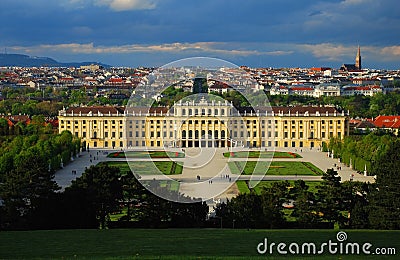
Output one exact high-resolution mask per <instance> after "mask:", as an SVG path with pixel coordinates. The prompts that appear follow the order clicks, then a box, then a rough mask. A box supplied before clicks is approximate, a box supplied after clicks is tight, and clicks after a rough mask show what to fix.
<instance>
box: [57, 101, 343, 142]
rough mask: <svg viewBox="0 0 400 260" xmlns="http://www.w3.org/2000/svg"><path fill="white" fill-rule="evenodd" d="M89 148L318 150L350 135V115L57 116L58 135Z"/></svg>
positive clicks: (296, 110) (221, 107)
mask: <svg viewBox="0 0 400 260" xmlns="http://www.w3.org/2000/svg"><path fill="white" fill-rule="evenodd" d="M64 130H68V131H70V132H71V133H72V134H74V135H75V136H78V137H80V138H82V143H83V144H84V145H85V146H86V147H90V148H108V149H133V148H141V147H142V148H145V147H151V148H161V147H182V148H185V147H265V148H268V147H278V148H279V147H299V148H300V147H309V148H312V147H317V148H318V147H320V146H321V145H322V143H323V142H329V139H330V138H331V137H340V138H343V136H345V135H347V134H348V132H349V129H348V116H347V113H345V112H344V111H338V110H337V109H336V108H335V107H320V106H295V107H255V108H239V109H236V108H235V107H234V106H233V105H232V104H231V103H228V102H226V101H225V102H221V101H219V102H218V101H204V100H200V101H198V102H195V101H187V102H181V101H180V102H177V103H176V104H175V105H174V106H173V107H171V108H166V107H156V108H150V109H149V108H145V107H130V108H128V109H126V108H124V107H111V106H101V107H99V106H96V107H73V108H68V109H63V110H61V111H60V112H59V132H62V131H64Z"/></svg>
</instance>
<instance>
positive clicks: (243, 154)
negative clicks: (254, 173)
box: [224, 151, 302, 158]
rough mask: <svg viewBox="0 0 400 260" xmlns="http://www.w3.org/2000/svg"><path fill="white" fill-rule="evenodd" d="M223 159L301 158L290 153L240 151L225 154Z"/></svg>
mask: <svg viewBox="0 0 400 260" xmlns="http://www.w3.org/2000/svg"><path fill="white" fill-rule="evenodd" d="M224 157H231V158H302V157H301V156H300V155H299V154H297V153H291V152H273V151H270V152H268V151H267V152H265V151H248V152H247V151H241V152H226V153H224Z"/></svg>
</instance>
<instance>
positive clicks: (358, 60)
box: [355, 45, 362, 70]
mask: <svg viewBox="0 0 400 260" xmlns="http://www.w3.org/2000/svg"><path fill="white" fill-rule="evenodd" d="M355 65H356V68H357V69H359V70H361V69H362V67H361V50H360V45H358V51H357V56H356V64H355Z"/></svg>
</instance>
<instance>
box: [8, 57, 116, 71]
mask: <svg viewBox="0 0 400 260" xmlns="http://www.w3.org/2000/svg"><path fill="white" fill-rule="evenodd" d="M90 64H98V65H101V66H103V67H106V68H107V67H110V65H107V64H102V63H99V62H68V63H64V62H58V61H56V60H54V59H52V58H49V57H36V56H28V55H23V54H0V67H11V66H16V67H44V66H47V67H80V66H82V65H90Z"/></svg>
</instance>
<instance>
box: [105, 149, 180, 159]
mask: <svg viewBox="0 0 400 260" xmlns="http://www.w3.org/2000/svg"><path fill="white" fill-rule="evenodd" d="M107 157H109V158H184V157H185V154H184V153H179V152H168V151H128V152H114V153H110V154H108V155H107Z"/></svg>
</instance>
